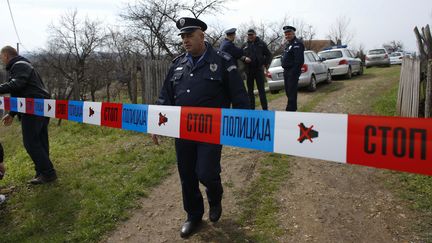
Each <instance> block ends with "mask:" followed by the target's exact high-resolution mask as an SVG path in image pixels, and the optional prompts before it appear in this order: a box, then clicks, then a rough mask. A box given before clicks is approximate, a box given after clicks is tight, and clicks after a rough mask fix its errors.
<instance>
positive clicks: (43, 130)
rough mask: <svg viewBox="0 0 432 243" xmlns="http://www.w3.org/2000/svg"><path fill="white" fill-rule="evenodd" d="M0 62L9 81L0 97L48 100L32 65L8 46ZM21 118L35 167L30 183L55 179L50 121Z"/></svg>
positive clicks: (9, 116)
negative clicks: (5, 95) (2, 95)
mask: <svg viewBox="0 0 432 243" xmlns="http://www.w3.org/2000/svg"><path fill="white" fill-rule="evenodd" d="M0 55H1V60H2V62H3V63H4V64H5V65H6V71H8V72H9V81H8V82H6V83H4V84H2V85H0V94H6V93H10V94H11V96H12V97H21V98H39V99H47V98H50V94H49V92H48V91H47V90H46V88H45V85H44V83H43V82H42V79H41V78H40V76H39V74H38V73H37V72H36V70H35V69H34V68H33V66H32V65H31V63H30V62H29V61H28V60H27V59H25V58H24V57H22V56H19V55H18V53H17V51H16V50H15V49H14V48H13V47H10V46H5V47H3V48H2V49H1V51H0ZM15 115H17V114H16V113H14V112H9V114H7V115H6V116H4V117H3V124H4V125H5V126H9V125H11V124H12V121H13V118H14V116H15ZM18 116H19V118H20V119H21V127H22V135H23V141H24V147H25V149H26V150H27V153H28V154H29V155H30V157H31V159H32V160H33V163H34V164H35V170H36V176H35V177H34V178H33V179H32V180H30V181H29V183H31V184H34V185H36V184H44V183H47V182H52V181H55V180H56V179H57V175H56V171H55V169H54V166H53V164H52V162H51V160H50V158H49V143H48V123H49V118H47V117H40V116H34V115H29V114H18Z"/></svg>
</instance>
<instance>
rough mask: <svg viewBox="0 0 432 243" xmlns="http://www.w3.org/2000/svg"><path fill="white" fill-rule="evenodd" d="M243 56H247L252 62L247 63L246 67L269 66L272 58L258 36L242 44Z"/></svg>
mask: <svg viewBox="0 0 432 243" xmlns="http://www.w3.org/2000/svg"><path fill="white" fill-rule="evenodd" d="M243 51H244V54H245V56H247V57H249V58H250V59H251V60H252V62H251V63H249V64H247V67H248V68H250V69H251V68H252V69H255V68H262V66H269V65H270V62H271V60H272V54H271V53H270V50H269V49H268V48H267V44H266V43H264V41H262V40H261V39H260V38H259V37H256V39H255V41H254V42H251V41H248V42H247V43H246V44H244V45H243Z"/></svg>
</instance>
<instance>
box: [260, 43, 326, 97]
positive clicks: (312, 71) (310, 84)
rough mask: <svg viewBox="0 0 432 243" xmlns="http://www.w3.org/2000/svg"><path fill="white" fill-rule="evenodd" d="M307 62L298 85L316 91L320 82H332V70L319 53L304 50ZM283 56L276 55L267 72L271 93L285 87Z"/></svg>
mask: <svg viewBox="0 0 432 243" xmlns="http://www.w3.org/2000/svg"><path fill="white" fill-rule="evenodd" d="M304 60H305V63H304V64H303V66H302V69H301V72H302V73H301V75H300V77H299V83H298V87H299V88H300V87H307V89H308V90H309V91H315V90H316V85H317V83H319V82H327V83H330V82H331V81H332V79H331V75H330V70H329V69H328V67H327V65H326V64H324V63H323V62H321V60H320V58H319V57H318V55H317V54H316V53H315V52H313V51H305V52H304ZM283 71H284V70H283V68H282V65H281V56H276V57H275V58H273V61H272V62H271V64H270V67H269V69H268V72H267V74H266V76H267V81H268V86H269V89H270V93H272V94H276V93H278V92H279V91H280V90H282V89H285V84H284V76H283Z"/></svg>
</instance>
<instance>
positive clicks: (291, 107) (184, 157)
mask: <svg viewBox="0 0 432 243" xmlns="http://www.w3.org/2000/svg"><path fill="white" fill-rule="evenodd" d="M176 26H177V28H178V29H179V31H180V32H179V36H180V37H181V39H182V45H183V47H184V49H185V50H186V52H185V53H183V54H182V55H180V56H178V57H177V58H175V59H174V60H173V62H172V64H171V67H170V69H169V71H168V74H167V76H166V78H165V80H164V84H163V87H162V90H161V93H160V96H159V98H158V100H157V102H156V103H157V104H158V105H170V106H189V107H213V108H230V107H233V108H237V109H255V95H254V81H256V84H257V87H258V91H259V97H260V101H261V105H262V109H263V110H267V109H268V104H267V99H266V95H265V89H264V83H265V77H264V71H265V70H266V69H268V68H269V65H270V63H271V60H272V54H271V53H270V51H269V49H268V48H267V45H266V43H264V42H263V41H262V40H261V39H260V38H259V37H257V36H256V32H255V31H254V30H253V29H250V30H248V32H247V35H248V38H247V40H248V41H247V43H246V44H245V45H244V46H243V47H242V48H239V47H236V46H235V44H234V41H235V38H236V35H235V33H236V29H229V30H227V31H226V39H225V40H224V41H223V43H222V45H221V46H220V50H216V49H214V48H213V47H212V46H211V45H210V44H209V43H208V42H206V41H205V34H204V32H205V31H206V29H207V25H206V24H205V23H204V22H203V21H201V20H199V19H196V18H187V17H184V18H180V19H179V20H178V21H177V22H176ZM282 31H283V32H284V33H285V39H286V41H287V42H286V47H285V49H284V52H283V55H282V57H281V61H282V67H283V68H284V80H285V90H286V94H287V96H288V105H287V107H286V110H287V111H296V110H297V84H298V79H299V76H300V74H301V67H302V65H303V62H304V58H303V52H304V46H303V44H302V42H301V41H299V40H298V39H297V38H296V36H295V31H296V29H295V28H294V27H292V26H285V27H283V30H282ZM1 60H2V61H3V63H4V64H5V65H6V70H7V71H8V72H9V79H8V81H7V82H6V83H4V84H1V85H0V94H5V93H9V94H11V95H12V96H15V97H23V98H42V99H44V98H50V94H49V92H48V91H47V89H46V88H45V85H44V83H43V81H42V79H41V77H40V75H39V74H38V72H37V71H36V70H35V68H34V67H33V66H32V64H31V62H30V61H29V60H27V59H25V58H24V57H22V56H20V55H18V53H17V52H16V50H15V49H14V48H13V47H10V46H6V47H4V48H2V49H1ZM238 60H240V61H242V62H244V64H245V66H246V75H247V91H246V89H245V87H244V83H243V79H242V77H241V75H240V73H239V71H238V67H237V61H238ZM14 116H18V118H19V119H20V121H21V126H22V134H23V142H24V147H25V148H26V150H27V152H28V154H29V155H30V157H31V159H32V160H33V162H34V165H35V171H36V174H35V177H34V178H33V179H32V180H30V181H29V183H31V184H35V185H37V184H45V183H51V182H53V181H56V180H57V175H56V171H55V169H54V166H53V163H52V162H51V160H50V157H49V143H48V122H49V118H45V117H37V116H34V115H30V114H17V113H14V112H9V114H7V115H6V116H5V117H3V124H4V125H6V126H8V125H10V124H12V121H13V117H14ZM152 139H153V141H154V142H155V143H156V144H158V143H159V140H158V137H157V136H156V135H152ZM175 149H176V156H177V166H178V172H179V175H180V180H181V189H182V195H183V206H184V210H185V211H186V213H187V218H186V221H185V222H184V224H183V225H182V227H181V230H180V236H181V237H183V238H186V237H188V236H190V235H191V234H193V233H194V232H196V231H197V230H198V229H199V227H200V225H201V223H202V218H203V215H204V200H203V197H202V194H201V191H200V189H199V183H202V184H203V185H204V186H205V187H206V194H207V199H208V204H209V220H210V221H211V222H217V221H218V220H219V218H220V217H221V214H222V194H223V187H222V183H221V177H220V173H221V164H220V160H221V152H222V145H218V144H209V143H203V142H195V141H189V140H184V139H176V140H175ZM4 172H5V170H4V166H3V164H2V163H1V161H0V173H1V176H0V179H1V177H2V176H3V174H4Z"/></svg>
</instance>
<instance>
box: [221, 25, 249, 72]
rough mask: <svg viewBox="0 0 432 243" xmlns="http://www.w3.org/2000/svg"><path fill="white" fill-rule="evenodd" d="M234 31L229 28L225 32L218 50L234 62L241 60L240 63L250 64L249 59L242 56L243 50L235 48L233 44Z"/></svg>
mask: <svg viewBox="0 0 432 243" xmlns="http://www.w3.org/2000/svg"><path fill="white" fill-rule="evenodd" d="M236 31H237V29H236V28H231V29H228V30H226V31H225V34H226V37H225V39H224V40H223V41H222V44H221V45H220V47H219V50H220V51H224V52H226V53H228V54H230V55H231V56H232V57H233V58H234V59H235V60H241V61H242V62H250V61H251V60H250V58H249V57H246V56H244V54H243V49H241V48H239V47H237V46H235V44H234V41H235V39H236ZM236 64H237V62H236Z"/></svg>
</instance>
